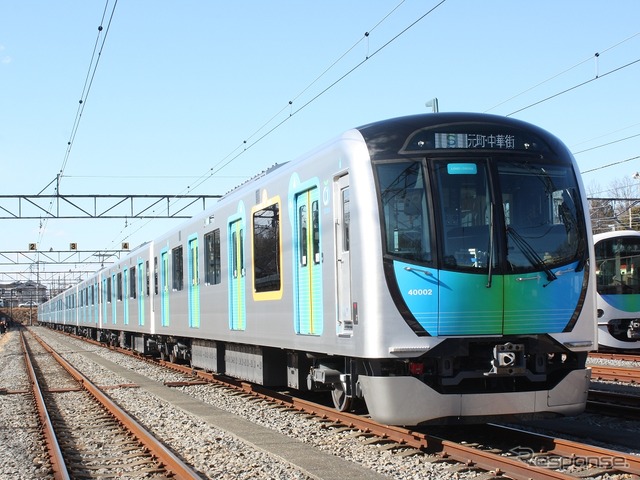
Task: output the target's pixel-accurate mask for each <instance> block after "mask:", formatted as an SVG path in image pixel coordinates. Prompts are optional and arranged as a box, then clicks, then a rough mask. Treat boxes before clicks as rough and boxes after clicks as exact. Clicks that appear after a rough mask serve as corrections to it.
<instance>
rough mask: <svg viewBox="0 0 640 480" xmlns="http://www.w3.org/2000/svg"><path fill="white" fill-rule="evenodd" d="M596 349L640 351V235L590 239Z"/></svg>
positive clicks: (622, 233)
mask: <svg viewBox="0 0 640 480" xmlns="http://www.w3.org/2000/svg"><path fill="white" fill-rule="evenodd" d="M593 242H594V249H595V259H596V280H597V287H598V288H597V296H596V299H597V303H596V306H597V308H598V344H599V349H602V350H607V349H616V350H637V349H640V232H637V231H635V230H624V231H617V232H607V233H599V234H596V235H594V236H593Z"/></svg>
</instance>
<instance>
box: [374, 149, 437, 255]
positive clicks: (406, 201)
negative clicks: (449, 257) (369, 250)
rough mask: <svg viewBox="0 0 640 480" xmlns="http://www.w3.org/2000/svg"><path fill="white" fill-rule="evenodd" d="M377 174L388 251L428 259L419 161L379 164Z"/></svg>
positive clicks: (422, 171)
mask: <svg viewBox="0 0 640 480" xmlns="http://www.w3.org/2000/svg"><path fill="white" fill-rule="evenodd" d="M377 173H378V183H379V187H380V196H381V201H382V211H383V216H384V231H385V240H386V241H385V243H386V250H387V253H389V254H391V255H394V256H398V257H403V258H406V259H410V260H415V261H418V262H427V263H428V262H430V261H431V260H432V257H431V242H430V232H431V228H430V226H429V216H428V210H427V198H426V194H425V187H424V185H425V178H424V168H423V165H422V162H419V161H418V162H416V161H402V162H392V163H381V164H379V165H378V168H377Z"/></svg>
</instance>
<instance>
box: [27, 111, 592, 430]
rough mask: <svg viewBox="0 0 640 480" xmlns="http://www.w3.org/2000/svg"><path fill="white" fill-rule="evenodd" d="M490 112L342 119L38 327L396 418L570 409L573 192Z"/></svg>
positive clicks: (108, 271)
mask: <svg viewBox="0 0 640 480" xmlns="http://www.w3.org/2000/svg"><path fill="white" fill-rule="evenodd" d="M577 172H578V169H577V168H576V165H575V161H574V159H573V157H572V156H571V154H570V153H569V151H568V150H567V148H566V147H565V146H564V145H563V144H562V143H561V142H560V141H559V140H557V139H556V138H555V137H554V136H552V135H550V134H549V133H547V132H546V131H544V130H542V129H539V128H537V127H534V126H532V125H530V124H526V123H524V122H520V121H516V120H513V119H507V118H502V117H497V116H492V115H482V114H455V113H440V114H427V115H415V116H409V117H401V118H396V119H391V120H385V121H381V122H377V123H372V124H369V125H366V126H363V127H360V128H356V129H353V130H349V131H347V132H345V133H344V134H343V135H341V136H339V137H338V138H336V139H334V140H333V141H330V142H328V143H327V144H325V145H323V146H321V147H320V148H318V149H316V150H314V151H312V152H310V153H309V154H307V155H305V156H303V157H301V158H298V159H297V160H294V161H291V162H289V163H286V164H282V165H280V166H277V167H274V168H272V169H270V170H269V171H267V172H265V173H264V174H262V175H260V176H258V177H256V178H254V179H252V180H251V181H248V182H246V183H245V184H244V185H242V186H240V187H239V188H237V189H235V190H234V191H232V192H231V193H229V194H227V195H226V196H225V197H224V198H222V199H221V200H220V201H219V202H218V203H217V204H216V205H215V206H214V207H213V208H211V210H210V211H207V212H204V213H203V214H202V215H199V216H197V217H194V218H193V219H192V220H190V221H188V222H187V223H185V224H184V225H181V226H180V227H179V228H176V229H175V230H173V231H171V232H169V233H167V234H166V235H164V236H162V237H160V238H157V239H155V240H153V241H151V242H148V243H146V244H144V245H141V246H140V247H138V248H136V249H135V250H133V251H131V253H130V254H129V255H128V256H127V257H126V258H123V259H122V260H120V261H118V262H116V263H114V264H113V265H111V266H109V267H108V268H104V269H103V270H101V271H99V272H97V273H96V274H95V275H94V276H92V277H91V278H88V279H87V280H86V281H84V282H82V283H80V284H78V285H77V286H75V287H73V288H71V289H69V290H67V291H65V292H64V293H62V294H61V295H59V296H57V297H55V298H52V299H51V300H50V301H49V302H47V303H46V304H43V305H41V306H40V307H39V308H40V311H39V315H40V316H39V318H40V321H41V322H48V323H51V324H53V325H55V326H57V327H58V328H65V329H67V330H73V331H76V332H78V333H81V334H84V335H87V336H92V337H94V338H97V339H100V340H102V341H105V342H112V343H117V344H119V345H122V346H126V347H128V348H132V349H135V350H137V351H139V352H141V353H145V354H156V355H160V356H163V357H167V358H170V359H172V360H181V361H187V362H190V363H191V364H192V365H193V366H194V367H198V368H203V369H207V370H211V371H215V372H220V373H225V374H228V375H232V376H234V377H238V378H242V379H246V380H249V381H252V382H257V383H262V384H266V385H288V386H289V387H291V388H296V389H300V390H307V389H310V390H326V391H327V392H330V394H331V395H332V397H333V401H334V404H335V406H336V408H338V409H341V410H346V409H354V408H355V407H356V406H360V407H361V406H362V405H363V404H366V408H367V409H368V412H369V414H370V415H371V416H372V417H373V418H374V419H377V420H379V421H381V422H384V423H388V424H397V425H416V424H423V423H454V422H483V421H487V420H489V419H495V418H504V417H520V418H529V417H544V416H554V415H573V414H576V413H579V412H581V411H582V410H583V408H584V406H585V402H586V396H587V390H588V385H589V378H590V371H589V369H587V368H586V367H585V362H586V357H587V353H588V351H590V350H592V349H593V348H594V346H595V342H596V327H595V315H594V312H595V287H594V281H593V280H594V272H593V269H592V268H591V262H590V258H592V254H593V250H592V241H591V237H590V231H591V228H590V223H589V222H590V221H589V216H588V211H587V202H586V197H585V194H584V188H583V186H582V183H581V179H580V178H579V175H578V173H577Z"/></svg>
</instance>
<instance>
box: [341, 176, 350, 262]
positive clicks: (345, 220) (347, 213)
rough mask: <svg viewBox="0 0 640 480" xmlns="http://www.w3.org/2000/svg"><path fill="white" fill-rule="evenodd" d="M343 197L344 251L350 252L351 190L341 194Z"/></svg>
mask: <svg viewBox="0 0 640 480" xmlns="http://www.w3.org/2000/svg"><path fill="white" fill-rule="evenodd" d="M341 197H342V251H343V252H348V251H349V229H350V227H351V210H350V208H351V207H350V205H349V189H348V188H345V189H343V190H342V192H341Z"/></svg>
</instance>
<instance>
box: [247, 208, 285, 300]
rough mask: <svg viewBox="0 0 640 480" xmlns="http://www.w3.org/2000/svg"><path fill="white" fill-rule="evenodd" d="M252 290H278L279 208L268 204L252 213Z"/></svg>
mask: <svg viewBox="0 0 640 480" xmlns="http://www.w3.org/2000/svg"><path fill="white" fill-rule="evenodd" d="M253 271H254V285H253V287H254V290H255V291H256V292H270V291H276V290H280V284H281V279H280V208H279V204H278V203H274V204H273V205H269V206H267V207H265V208H263V209H261V210H258V211H256V212H254V214H253Z"/></svg>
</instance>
